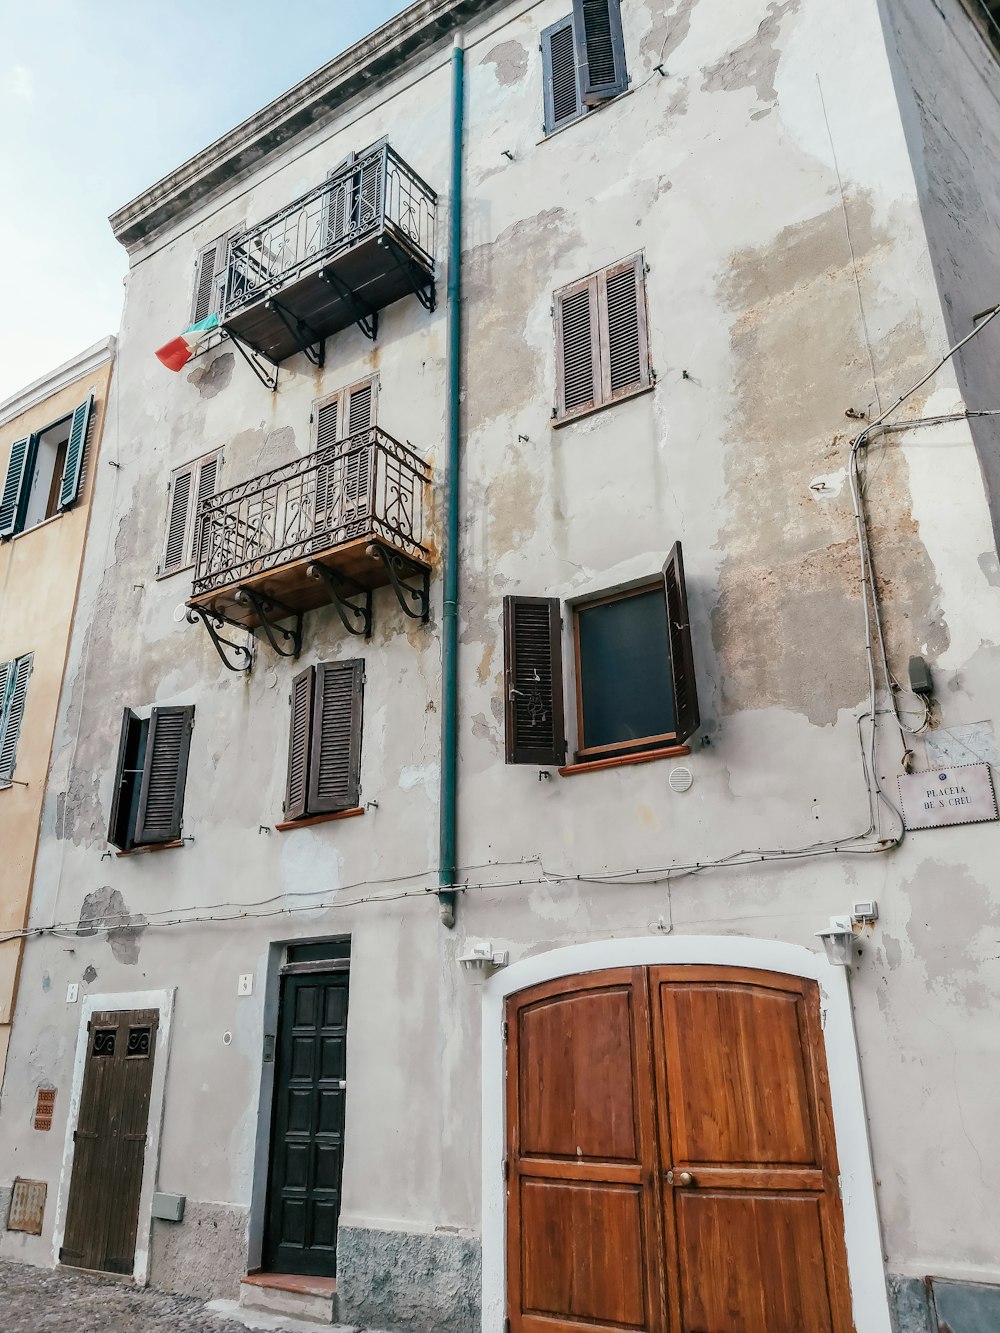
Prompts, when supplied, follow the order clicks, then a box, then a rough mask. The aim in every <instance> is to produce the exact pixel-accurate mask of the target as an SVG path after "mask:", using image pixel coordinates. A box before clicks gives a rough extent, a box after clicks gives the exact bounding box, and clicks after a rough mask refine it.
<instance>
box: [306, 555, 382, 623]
mask: <svg viewBox="0 0 1000 1333" xmlns="http://www.w3.org/2000/svg"><path fill="white" fill-rule="evenodd" d="M306 573H307V574H308V575H309V577H310V578H311V579H322V580H323V583H324V584H325V586H326V590H327V592H328V593H329V594H330V601H331V602H332V603H333V605H334V607H335V608H336V611H337V615H338V616H340V619H341V622H342V624H343V626H344V629H346V630H347V632H348V634H357V635H363V636H364V638H366V639H370V638H371V636H372V591H371V588H362V586H361V584H360V583H355V582H354V580H353V579H349V578H347V577H346V576H345V575H343V574H337V573H335V572H334V571H333V570H332V569H331V568H330V567H329V565H321V564H320V563H319V561H316V562H315V563H314V564H311V565H309V567H308V568H307V569H306ZM352 597H353V598H361V599H362V600H361V601H360V603H359V602H357V601H351V598H352Z"/></svg>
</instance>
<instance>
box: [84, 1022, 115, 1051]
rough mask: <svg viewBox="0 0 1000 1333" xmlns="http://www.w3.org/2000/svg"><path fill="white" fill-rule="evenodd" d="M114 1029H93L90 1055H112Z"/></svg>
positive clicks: (113, 1049)
mask: <svg viewBox="0 0 1000 1333" xmlns="http://www.w3.org/2000/svg"><path fill="white" fill-rule="evenodd" d="M116 1033H117V1029H116V1028H95V1029H94V1040H93V1042H92V1043H91V1048H90V1053H91V1055H114V1053H115V1036H116Z"/></svg>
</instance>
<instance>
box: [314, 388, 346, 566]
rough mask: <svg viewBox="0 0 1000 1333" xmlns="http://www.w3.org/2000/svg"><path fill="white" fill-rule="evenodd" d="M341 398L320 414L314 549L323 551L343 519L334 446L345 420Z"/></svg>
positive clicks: (318, 419) (320, 409)
mask: <svg viewBox="0 0 1000 1333" xmlns="http://www.w3.org/2000/svg"><path fill="white" fill-rule="evenodd" d="M340 400H341V395H340V394H338V395H337V397H336V398H331V399H330V401H329V402H328V403H324V404H323V405H322V406H321V407H320V408H318V409H317V411H316V452H317V453H318V454H319V455H320V458H319V461H318V464H317V467H316V514H315V521H314V524H313V530H314V531H315V533H316V534H317V536H316V540H315V542H314V543H313V549H314V550H323V549H325V548H326V547H327V546H329V544H330V540H329V537H328V536H327V534H328V533H329V531H330V530H331V528H332V527H333V526H334V525H335V523H337V522H339V519H340V514H339V510H340V506H339V504H338V494H337V479H338V478H337V472H338V467H339V464H338V462H337V458H336V451H335V450H334V447H333V446H334V445H335V444H336V443H337V439H338V431H339V426H340V421H341V411H340V406H341V403H340Z"/></svg>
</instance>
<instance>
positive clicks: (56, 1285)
mask: <svg viewBox="0 0 1000 1333" xmlns="http://www.w3.org/2000/svg"><path fill="white" fill-rule="evenodd" d="M165 1330H170V1333H246V1327H245V1325H243V1324H237V1323H233V1321H232V1320H230V1319H220V1318H218V1316H213V1315H212V1314H210V1313H207V1312H206V1310H205V1303H204V1301H200V1300H195V1299H193V1298H192V1297H190V1296H167V1295H165V1294H164V1293H163V1292H161V1291H142V1290H139V1289H138V1288H136V1287H132V1286H126V1285H125V1284H123V1283H119V1282H115V1281H110V1282H105V1281H102V1280H101V1279H100V1278H92V1277H88V1276H86V1275H85V1274H83V1273H81V1274H76V1273H64V1272H62V1271H60V1272H54V1271H53V1270H52V1269H50V1268H31V1267H29V1266H28V1265H26V1264H12V1263H7V1262H4V1261H0V1333H165Z"/></svg>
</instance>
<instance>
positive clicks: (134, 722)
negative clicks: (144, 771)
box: [108, 708, 140, 852]
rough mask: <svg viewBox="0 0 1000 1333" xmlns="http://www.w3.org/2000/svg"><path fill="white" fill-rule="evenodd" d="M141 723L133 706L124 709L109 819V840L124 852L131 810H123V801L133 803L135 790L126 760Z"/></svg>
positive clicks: (113, 845)
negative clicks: (126, 766) (132, 708)
mask: <svg viewBox="0 0 1000 1333" xmlns="http://www.w3.org/2000/svg"><path fill="white" fill-rule="evenodd" d="M139 725H140V724H139V719H138V718H137V717H136V715H135V713H133V712H132V710H131V708H126V709H124V710H123V712H122V730H121V736H120V737H119V740H118V762H117V763H116V764H115V786H114V791H113V792H112V795H111V817H110V819H109V820H108V842H110V843H111V845H112V847H117V848H118V849H119V851H122V852H124V851H125V850H126V849H127V847H128V816H129V811H127V810H125V811H123V810H122V802H123V801H124V800H128V801H129V802H130V803H131V800H132V793H133V790H134V787H133V783H132V782H130V781H129V778H128V776H127V775H126V773H125V761H126V756H127V753H128V743H129V738H130V736H131V734H132V729H133V728H135V727H138V726H139ZM123 815H124V817H125V819H124V823H123V821H122V816H123Z"/></svg>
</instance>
